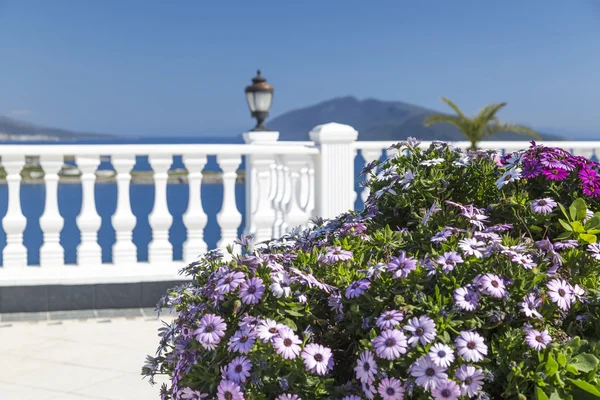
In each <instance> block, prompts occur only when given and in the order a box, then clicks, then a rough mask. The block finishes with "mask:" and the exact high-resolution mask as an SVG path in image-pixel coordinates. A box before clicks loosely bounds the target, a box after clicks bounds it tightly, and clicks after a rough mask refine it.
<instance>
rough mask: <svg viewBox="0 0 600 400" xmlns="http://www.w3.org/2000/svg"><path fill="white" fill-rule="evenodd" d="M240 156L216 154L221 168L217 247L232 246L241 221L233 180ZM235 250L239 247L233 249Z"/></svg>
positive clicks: (235, 177)
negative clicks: (219, 236) (221, 200)
mask: <svg viewBox="0 0 600 400" xmlns="http://www.w3.org/2000/svg"><path fill="white" fill-rule="evenodd" d="M241 161H242V157H241V156H239V155H237V154H218V155H217V163H218V164H219V166H220V167H221V169H222V170H223V205H222V207H221V211H219V213H218V214H217V222H218V224H219V227H220V228H221V239H220V240H219V242H218V243H217V247H218V248H220V249H222V250H224V253H225V254H226V252H225V248H226V247H227V246H228V245H232V246H233V241H234V240H235V239H237V236H238V234H237V230H238V227H239V226H240V224H241V223H242V214H240V212H239V211H238V209H237V206H236V204H235V181H236V179H237V168H238V166H239V165H240V163H241ZM235 250H236V252H237V251H239V249H235Z"/></svg>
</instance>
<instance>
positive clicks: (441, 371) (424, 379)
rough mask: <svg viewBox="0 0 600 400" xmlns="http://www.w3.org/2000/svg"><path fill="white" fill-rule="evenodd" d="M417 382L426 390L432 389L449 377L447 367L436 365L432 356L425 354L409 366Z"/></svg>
mask: <svg viewBox="0 0 600 400" xmlns="http://www.w3.org/2000/svg"><path fill="white" fill-rule="evenodd" d="M408 370H409V372H410V374H411V375H412V376H413V377H414V378H415V383H416V384H417V385H419V386H421V387H422V388H424V389H425V390H432V389H435V388H436V387H438V386H439V385H440V384H441V383H442V382H443V381H445V380H446V379H448V374H446V372H445V371H446V368H444V367H440V366H439V365H436V364H435V363H434V362H433V361H432V360H431V358H429V357H428V356H423V357H420V358H419V359H417V361H415V362H414V363H412V364H411V365H410V367H408Z"/></svg>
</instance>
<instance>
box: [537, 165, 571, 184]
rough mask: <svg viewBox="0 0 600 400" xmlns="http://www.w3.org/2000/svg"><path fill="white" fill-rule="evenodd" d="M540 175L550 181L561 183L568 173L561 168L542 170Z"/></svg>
mask: <svg viewBox="0 0 600 400" xmlns="http://www.w3.org/2000/svg"><path fill="white" fill-rule="evenodd" d="M542 174H544V176H545V177H546V179H547V180H550V181H562V180H564V179H566V177H567V176H569V172H567V171H565V170H564V169H562V168H552V169H543V170H542Z"/></svg>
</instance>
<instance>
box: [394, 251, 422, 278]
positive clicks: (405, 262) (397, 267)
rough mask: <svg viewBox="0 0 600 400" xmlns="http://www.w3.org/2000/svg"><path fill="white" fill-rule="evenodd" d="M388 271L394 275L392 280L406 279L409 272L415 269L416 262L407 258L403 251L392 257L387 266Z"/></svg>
mask: <svg viewBox="0 0 600 400" xmlns="http://www.w3.org/2000/svg"><path fill="white" fill-rule="evenodd" d="M387 267H388V271H389V272H393V273H394V278H396V279H397V278H406V277H407V276H408V275H409V274H410V272H411V271H414V270H415V269H417V261H416V260H415V259H414V258H412V257H407V256H406V252H405V251H401V252H400V255H399V256H398V257H393V258H392V261H390V262H389V263H388V265H387Z"/></svg>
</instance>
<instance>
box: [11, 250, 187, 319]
mask: <svg viewBox="0 0 600 400" xmlns="http://www.w3.org/2000/svg"><path fill="white" fill-rule="evenodd" d="M184 265H185V264H184V263H179V262H173V263H172V265H169V266H165V265H164V264H163V265H160V266H153V265H151V264H147V263H138V264H135V265H131V266H111V265H103V266H101V267H87V268H86V267H77V266H73V267H71V266H66V267H61V268H60V273H58V269H52V268H47V269H46V268H38V267H26V268H19V269H18V270H10V269H7V270H4V269H3V268H0V314H1V313H21V312H48V311H68V310H90V309H91V310H94V309H122V308H146V307H154V306H155V305H156V303H157V302H158V300H159V299H160V298H161V297H162V295H163V294H164V293H165V292H166V291H167V290H168V289H169V288H171V287H174V286H176V285H178V284H180V283H182V282H184V281H186V278H185V277H182V276H180V275H179V274H178V273H177V271H178V270H179V269H180V268H182V267H183V266H184Z"/></svg>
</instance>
